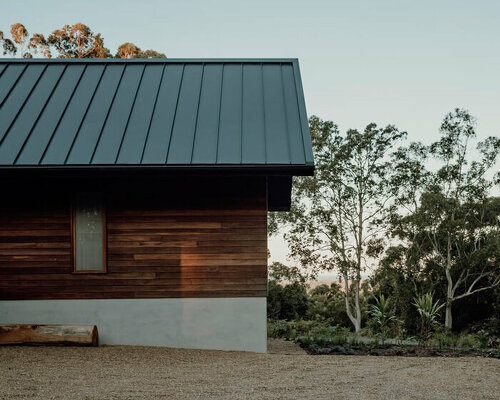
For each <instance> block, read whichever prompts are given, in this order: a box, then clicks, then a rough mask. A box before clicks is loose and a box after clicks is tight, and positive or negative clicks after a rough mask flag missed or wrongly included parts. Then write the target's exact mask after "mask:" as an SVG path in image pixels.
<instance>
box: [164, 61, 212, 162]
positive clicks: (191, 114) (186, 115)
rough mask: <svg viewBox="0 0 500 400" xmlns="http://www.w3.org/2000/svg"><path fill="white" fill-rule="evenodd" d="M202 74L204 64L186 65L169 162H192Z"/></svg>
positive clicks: (169, 150) (169, 149)
mask: <svg viewBox="0 0 500 400" xmlns="http://www.w3.org/2000/svg"><path fill="white" fill-rule="evenodd" d="M202 76H203V65H201V64H194V65H186V67H185V69H184V75H183V79H182V86H181V89H180V93H179V99H178V104H177V112H176V113H175V120H174V126H173V129H172V137H171V139H170V146H169V148H168V155H167V159H166V162H167V164H190V163H191V155H192V151H193V142H194V132H195V129H196V116H197V114H198V105H199V103H200V101H199V99H200V88H201V80H202Z"/></svg>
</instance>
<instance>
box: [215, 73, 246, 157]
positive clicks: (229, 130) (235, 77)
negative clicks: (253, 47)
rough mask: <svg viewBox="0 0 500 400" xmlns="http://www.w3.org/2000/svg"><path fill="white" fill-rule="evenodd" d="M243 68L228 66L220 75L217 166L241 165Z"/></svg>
mask: <svg viewBox="0 0 500 400" xmlns="http://www.w3.org/2000/svg"><path fill="white" fill-rule="evenodd" d="M242 96H243V66H242V65H241V64H228V65H225V66H224V69H223V74H222V94H221V109H220V120H219V140H218V148H217V163H218V164H240V163H241V116H242V104H243V103H242Z"/></svg>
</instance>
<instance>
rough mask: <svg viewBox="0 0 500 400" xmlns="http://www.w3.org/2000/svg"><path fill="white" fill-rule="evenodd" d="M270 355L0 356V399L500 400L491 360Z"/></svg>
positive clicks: (99, 352)
mask: <svg viewBox="0 0 500 400" xmlns="http://www.w3.org/2000/svg"><path fill="white" fill-rule="evenodd" d="M271 350H272V351H273V352H274V353H275V354H252V353H240V352H222V351H200V350H182V349H167V348H153V347H125V346H112V347H98V348H76V347H0V399H13V398H15V399H22V398H33V399H35V398H36V399H357V400H359V399H384V400H388V399H440V400H444V399H484V400H485V399H496V400H498V399H500V360H496V359H486V358H472V357H464V358H418V357H412V358H407V357H370V356H310V355H306V354H302V353H301V351H300V350H294V349H291V348H290V347H289V346H288V345H285V346H281V345H280V344H279V343H271ZM281 350H283V351H281ZM276 353H278V354H276ZM284 353H286V354H284Z"/></svg>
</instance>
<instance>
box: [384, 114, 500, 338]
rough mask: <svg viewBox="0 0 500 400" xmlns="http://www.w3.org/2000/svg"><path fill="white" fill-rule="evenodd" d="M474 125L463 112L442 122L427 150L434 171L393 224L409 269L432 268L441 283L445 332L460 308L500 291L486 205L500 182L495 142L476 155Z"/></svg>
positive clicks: (490, 207) (497, 232)
mask: <svg viewBox="0 0 500 400" xmlns="http://www.w3.org/2000/svg"><path fill="white" fill-rule="evenodd" d="M475 125H476V121H475V119H474V118H473V117H472V116H471V115H470V114H469V112H467V111H466V110H463V109H455V110H454V111H453V112H451V113H449V114H447V115H446V116H445V118H444V120H443V123H442V124H441V127H440V133H441V137H440V138H439V140H437V141H436V142H434V143H432V144H431V145H430V146H429V147H428V148H427V149H426V150H425V152H426V153H427V155H428V156H429V157H430V158H431V159H433V161H434V162H437V163H438V165H437V166H434V167H435V168H434V170H433V171H432V172H427V173H425V176H426V179H425V180H422V181H421V183H420V185H419V186H418V187H416V188H415V196H410V197H408V198H404V196H402V197H401V198H400V200H401V201H400V205H405V206H406V208H405V209H404V210H401V208H400V209H398V212H394V213H393V214H392V218H391V222H392V227H393V229H392V233H393V234H394V235H395V236H396V237H398V238H399V239H401V240H402V241H403V242H404V243H406V245H407V247H406V249H407V250H408V253H409V254H412V256H413V262H416V263H419V264H420V266H422V267H424V266H426V265H427V266H428V265H434V266H437V270H438V271H439V273H440V274H441V278H442V279H443V280H444V281H445V285H446V303H445V304H446V305H445V307H446V308H445V310H446V312H445V326H446V327H447V328H450V329H451V328H452V326H453V314H452V310H453V308H452V306H453V304H454V303H455V302H456V301H457V300H459V299H462V298H464V297H467V296H471V295H473V294H476V293H478V292H482V291H484V290H488V289H491V288H493V287H495V286H497V285H500V199H499V198H495V197H491V189H492V188H493V187H494V186H495V185H498V183H499V182H500V175H499V174H498V173H497V174H496V175H494V174H493V171H492V169H493V168H494V167H495V165H496V160H497V157H498V154H499V151H500V139H499V138H498V137H489V138H487V139H485V140H484V141H482V142H479V143H478V144H477V146H476V148H475V149H473V148H472V147H471V144H472V141H473V140H474V138H475V137H476V131H475ZM412 146H413V147H414V148H416V147H418V148H421V149H423V147H422V145H419V144H414V145H412ZM401 154H403V153H401ZM404 154H406V155H408V152H407V153H404ZM400 159H402V160H403V161H404V160H405V157H400ZM406 159H407V157H406ZM401 165H402V166H405V165H406V166H408V164H405V163H404V162H402V163H401ZM420 168H421V165H419V166H418V168H415V171H416V170H418V169H420ZM409 169H410V170H411V168H409ZM422 175H424V173H423V172H422ZM412 190H414V189H412ZM409 205H411V207H410V206H409Z"/></svg>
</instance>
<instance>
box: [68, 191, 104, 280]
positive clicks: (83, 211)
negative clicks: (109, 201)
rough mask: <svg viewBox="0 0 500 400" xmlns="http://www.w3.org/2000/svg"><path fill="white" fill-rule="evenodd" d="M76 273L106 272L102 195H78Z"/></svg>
mask: <svg viewBox="0 0 500 400" xmlns="http://www.w3.org/2000/svg"><path fill="white" fill-rule="evenodd" d="M73 217H74V231H73V232H74V239H73V243H74V252H75V254H74V262H75V271H104V270H105V244H104V229H105V226H104V202H103V198H102V195H101V194H100V193H78V194H77V196H76V201H75V207H74V216H73Z"/></svg>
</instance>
